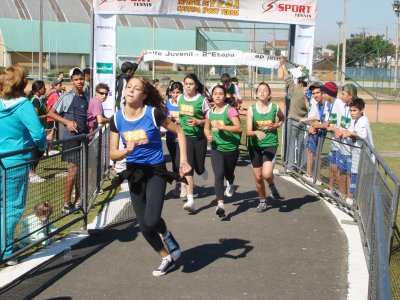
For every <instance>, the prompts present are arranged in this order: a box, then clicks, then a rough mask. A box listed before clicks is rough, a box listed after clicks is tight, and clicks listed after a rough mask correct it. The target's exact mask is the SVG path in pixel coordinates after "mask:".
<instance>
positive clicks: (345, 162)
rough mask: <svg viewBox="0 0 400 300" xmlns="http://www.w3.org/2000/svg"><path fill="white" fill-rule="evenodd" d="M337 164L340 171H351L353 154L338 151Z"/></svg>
mask: <svg viewBox="0 0 400 300" xmlns="http://www.w3.org/2000/svg"><path fill="white" fill-rule="evenodd" d="M337 166H338V169H339V170H340V172H342V173H350V172H351V155H346V154H343V153H340V152H338V153H337Z"/></svg>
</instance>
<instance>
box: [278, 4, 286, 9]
mask: <svg viewBox="0 0 400 300" xmlns="http://www.w3.org/2000/svg"><path fill="white" fill-rule="evenodd" d="M278 10H279V11H283V10H285V6H284V5H283V4H282V3H281V4H278Z"/></svg>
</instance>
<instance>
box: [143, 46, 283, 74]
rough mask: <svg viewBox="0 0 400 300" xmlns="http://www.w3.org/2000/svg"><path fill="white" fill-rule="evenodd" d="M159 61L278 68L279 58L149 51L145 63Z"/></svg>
mask: <svg viewBox="0 0 400 300" xmlns="http://www.w3.org/2000/svg"><path fill="white" fill-rule="evenodd" d="M153 60H159V61H163V62H168V63H172V64H179V65H212V66H241V65H245V66H252V67H261V68H270V69H276V68H278V63H279V58H278V57H276V56H272V55H266V54H259V53H250V52H242V51H239V50H226V51H198V50H189V51H168V50H148V51H146V53H145V55H144V61H153Z"/></svg>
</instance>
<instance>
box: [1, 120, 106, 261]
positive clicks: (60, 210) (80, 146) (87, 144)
mask: <svg viewBox="0 0 400 300" xmlns="http://www.w3.org/2000/svg"><path fill="white" fill-rule="evenodd" d="M109 134H110V128H109V127H99V128H97V129H96V130H95V131H94V132H93V133H91V134H89V135H79V136H75V137H74V138H72V139H68V140H61V141H55V142H52V144H51V148H52V149H53V150H51V151H48V152H47V153H45V154H44V155H43V156H41V157H38V156H36V154H37V151H36V150H35V149H33V148H29V149H24V150H21V151H14V152H8V153H0V182H1V186H0V205H1V206H0V229H1V230H0V241H1V244H0V246H1V247H0V262H6V261H7V260H9V259H13V258H15V257H17V256H19V255H21V254H22V253H25V252H27V250H29V249H30V248H33V247H35V246H40V245H46V244H47V243H48V241H49V239H51V238H52V237H54V236H55V235H57V234H58V233H60V232H62V231H64V230H65V229H67V228H69V227H71V226H72V225H74V224H75V223H78V222H80V221H81V222H82V228H83V230H86V226H87V216H88V213H89V210H90V209H91V208H92V207H93V205H94V202H95V199H96V195H97V194H98V193H99V192H100V191H101V183H102V181H103V180H104V179H105V177H106V175H107V174H108V170H109ZM23 156H28V157H31V156H32V158H31V159H29V160H28V161H26V160H25V161H24V160H21V161H24V162H21V163H19V164H15V163H14V162H15V161H16V160H18V159H20V158H21V157H23ZM71 187H72V189H71ZM66 203H71V204H73V205H74V207H73V208H72V205H71V209H70V210H65V207H64V206H65V204H66Z"/></svg>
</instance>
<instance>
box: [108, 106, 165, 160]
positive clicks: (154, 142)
mask: <svg viewBox="0 0 400 300" xmlns="http://www.w3.org/2000/svg"><path fill="white" fill-rule="evenodd" d="M114 122H115V126H116V127H117V129H118V132H119V134H120V136H121V139H122V142H123V143H124V145H126V143H127V141H145V144H143V145H139V146H136V147H135V149H134V150H133V151H132V152H131V153H130V154H129V155H128V156H127V157H126V161H127V162H128V163H133V164H139V165H157V164H160V163H163V162H164V155H163V151H162V142H161V134H160V130H159V128H158V127H157V124H156V121H155V118H154V107H151V106H147V105H146V106H145V107H144V112H143V114H142V116H141V117H139V118H137V119H135V120H127V119H126V117H125V116H124V112H123V109H120V110H119V111H117V113H116V114H115V115H114Z"/></svg>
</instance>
